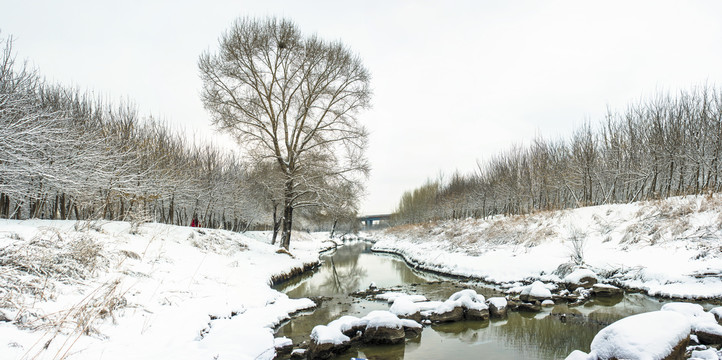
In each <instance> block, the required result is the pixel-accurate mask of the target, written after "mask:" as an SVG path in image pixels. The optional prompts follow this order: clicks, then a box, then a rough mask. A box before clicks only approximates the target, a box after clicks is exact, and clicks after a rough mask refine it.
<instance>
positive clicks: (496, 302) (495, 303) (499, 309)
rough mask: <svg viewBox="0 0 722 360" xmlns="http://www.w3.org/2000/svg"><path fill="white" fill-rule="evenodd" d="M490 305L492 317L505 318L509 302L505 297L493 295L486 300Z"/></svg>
mask: <svg viewBox="0 0 722 360" xmlns="http://www.w3.org/2000/svg"><path fill="white" fill-rule="evenodd" d="M486 304H487V305H489V316H491V317H492V318H505V317H506V309H507V307H508V303H507V301H506V299H505V298H503V297H493V298H489V300H487V301H486Z"/></svg>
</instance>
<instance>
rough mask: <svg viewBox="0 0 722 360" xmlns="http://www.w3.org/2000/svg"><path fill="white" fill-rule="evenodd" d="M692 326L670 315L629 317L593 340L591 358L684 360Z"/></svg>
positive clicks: (669, 312) (606, 328)
mask: <svg viewBox="0 0 722 360" xmlns="http://www.w3.org/2000/svg"><path fill="white" fill-rule="evenodd" d="M691 330H692V326H691V324H690V322H689V320H688V319H687V318H686V317H685V316H683V315H681V314H679V313H675V312H672V311H652V312H648V313H643V314H637V315H632V316H629V317H626V318H624V319H621V320H619V321H616V322H614V323H612V324H611V325H609V326H607V327H605V328H604V329H602V330H601V331H599V333H597V335H596V336H595V337H594V340H592V345H591V350H592V351H591V353H590V355H596V356H597V358H598V359H600V360H611V359H648V360H674V359H684V352H685V350H686V347H687V344H688V343H689V333H690V331H691Z"/></svg>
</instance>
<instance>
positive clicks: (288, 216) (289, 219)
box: [281, 203, 293, 250]
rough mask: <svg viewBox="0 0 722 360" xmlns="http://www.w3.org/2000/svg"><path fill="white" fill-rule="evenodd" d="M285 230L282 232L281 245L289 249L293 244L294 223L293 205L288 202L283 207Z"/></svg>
mask: <svg viewBox="0 0 722 360" xmlns="http://www.w3.org/2000/svg"><path fill="white" fill-rule="evenodd" d="M282 220H283V230H282V232H281V246H283V248H284V249H286V250H288V247H289V246H290V245H291V226H292V225H293V206H291V204H290V203H286V204H285V205H284V208H283V219H282Z"/></svg>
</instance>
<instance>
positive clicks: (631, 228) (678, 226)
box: [370, 195, 722, 300]
mask: <svg viewBox="0 0 722 360" xmlns="http://www.w3.org/2000/svg"><path fill="white" fill-rule="evenodd" d="M370 237H371V238H372V240H374V241H376V244H375V245H374V247H373V250H375V251H384V252H392V253H396V254H399V255H401V256H403V257H404V258H405V259H406V261H407V262H409V263H411V264H413V265H416V266H418V267H419V268H422V269H426V270H432V271H437V272H441V273H446V274H451V275H457V276H464V277H473V278H479V279H483V280H485V281H488V282H492V283H497V284H501V285H503V286H509V287H511V286H512V285H514V284H513V283H515V282H519V281H525V280H526V281H529V280H532V279H534V280H542V281H545V282H561V281H562V278H563V277H564V275H565V273H566V272H568V271H569V269H570V268H571V266H570V265H572V264H573V263H574V262H573V260H574V258H576V259H577V260H582V261H583V263H584V265H585V266H586V267H588V268H590V269H592V270H593V271H594V272H595V273H596V274H597V275H598V276H599V277H600V281H603V282H611V283H614V284H617V285H621V286H623V287H626V288H631V289H638V290H642V291H645V292H647V293H648V294H650V295H655V296H664V297H674V298H688V299H715V300H722V197H720V196H719V195H715V196H714V197H709V196H700V197H684V198H672V199H667V200H661V201H654V202H641V203H634V204H621V205H605V206H595V207H586V208H580V209H574V210H563V211H556V212H543V213H538V214H533V215H527V216H513V217H501V216H500V217H495V218H492V219H488V220H474V219H467V220H455V221H444V222H437V223H427V224H420V225H405V226H399V227H395V228H391V229H387V230H384V231H382V232H376V233H372V234H371V235H370Z"/></svg>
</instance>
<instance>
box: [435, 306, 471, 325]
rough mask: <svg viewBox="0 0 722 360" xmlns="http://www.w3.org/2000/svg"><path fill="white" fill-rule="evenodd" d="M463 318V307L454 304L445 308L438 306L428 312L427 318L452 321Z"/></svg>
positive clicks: (437, 320)
mask: <svg viewBox="0 0 722 360" xmlns="http://www.w3.org/2000/svg"><path fill="white" fill-rule="evenodd" d="M463 319H464V308H462V307H461V306H460V305H459V306H454V307H453V308H447V307H445V306H439V308H437V309H436V310H434V311H432V312H431V313H430V314H429V320H431V321H433V322H452V321H461V320H463Z"/></svg>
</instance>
